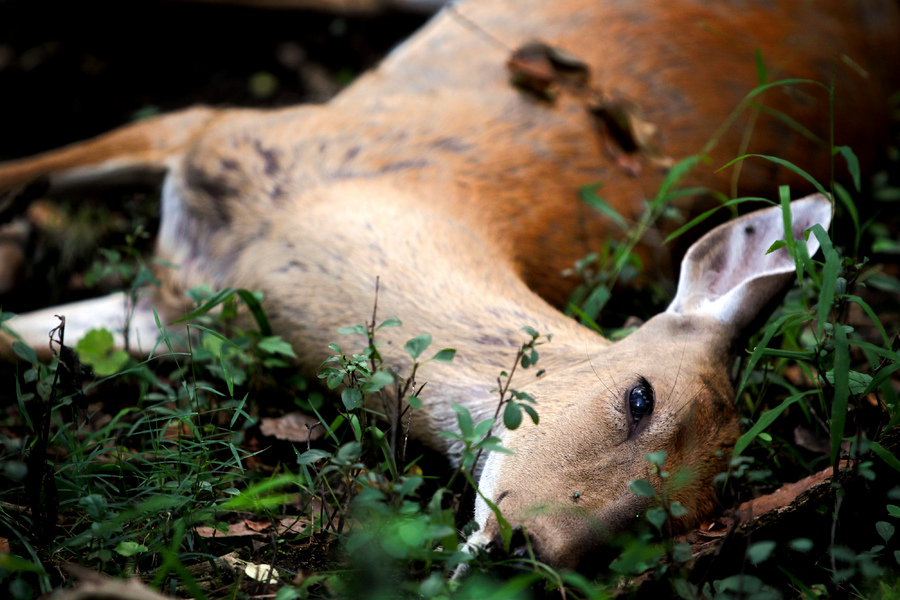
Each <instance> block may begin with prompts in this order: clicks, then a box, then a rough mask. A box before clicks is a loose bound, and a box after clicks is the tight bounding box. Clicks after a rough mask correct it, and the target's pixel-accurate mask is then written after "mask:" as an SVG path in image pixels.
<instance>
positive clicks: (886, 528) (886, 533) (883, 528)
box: [875, 521, 895, 544]
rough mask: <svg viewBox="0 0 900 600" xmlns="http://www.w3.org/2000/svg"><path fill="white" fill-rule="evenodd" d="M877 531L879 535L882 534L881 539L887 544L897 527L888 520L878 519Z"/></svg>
mask: <svg viewBox="0 0 900 600" xmlns="http://www.w3.org/2000/svg"><path fill="white" fill-rule="evenodd" d="M875 531H877V532H878V535H880V536H881V539H883V540H884V543H885V544H887V543H888V542H889V541H890V540H891V538H892V537H894V531H895V528H894V526H893V525H891V524H890V523H888V522H887V521H878V522H877V523H875Z"/></svg>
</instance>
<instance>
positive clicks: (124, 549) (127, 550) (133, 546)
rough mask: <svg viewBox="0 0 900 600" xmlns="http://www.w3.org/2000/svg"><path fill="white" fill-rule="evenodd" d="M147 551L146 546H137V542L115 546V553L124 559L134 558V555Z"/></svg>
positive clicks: (120, 543)
mask: <svg viewBox="0 0 900 600" xmlns="http://www.w3.org/2000/svg"><path fill="white" fill-rule="evenodd" d="M147 550H149V548H147V546H145V545H143V544H138V543H137V542H119V544H118V545H117V546H116V552H117V553H119V554H120V555H122V556H125V557H129V556H135V555H136V554H140V553H141V552H146V551H147Z"/></svg>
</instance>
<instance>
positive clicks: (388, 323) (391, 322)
mask: <svg viewBox="0 0 900 600" xmlns="http://www.w3.org/2000/svg"><path fill="white" fill-rule="evenodd" d="M401 325H403V321H401V320H400V319H398V318H396V317H391V318H390V319H386V320H385V321H382V323H381V325H379V326H378V327H376V328H375V331H378V330H379V329H381V328H383V327H400V326H401ZM365 332H366V331H365V329H363V333H365Z"/></svg>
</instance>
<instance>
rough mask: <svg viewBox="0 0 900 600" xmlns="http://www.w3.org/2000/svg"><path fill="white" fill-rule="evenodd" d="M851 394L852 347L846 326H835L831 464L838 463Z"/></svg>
mask: <svg viewBox="0 0 900 600" xmlns="http://www.w3.org/2000/svg"><path fill="white" fill-rule="evenodd" d="M849 396H850V347H849V344H848V343H847V332H846V331H844V328H843V327H841V326H837V327H835V328H834V400H833V401H832V404H831V464H832V465H837V461H838V457H839V455H840V452H841V442H842V441H843V439H844V425H845V423H846V421H847V399H848V398H849Z"/></svg>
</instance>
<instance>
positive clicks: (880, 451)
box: [869, 442, 900, 517]
mask: <svg viewBox="0 0 900 600" xmlns="http://www.w3.org/2000/svg"><path fill="white" fill-rule="evenodd" d="M869 448H870V449H871V450H872V452H874V453H875V454H876V455H877V456H878V458H880V459H881V460H883V461H884V462H886V463H887V464H888V465H889V466H890V467H892V468H893V469H895V470H897V471H900V460H898V459H897V457H896V456H894V455H893V454H891V451H890V450H888V449H887V448H885V447H884V446H882V445H881V444H879V443H878V442H872V443H871V444H870V445H869ZM892 509H896V512H893V510H892ZM888 512H889V513H890V514H891V515H892V516H894V517H900V508H898V507H896V506H894V505H893V504H889V505H888Z"/></svg>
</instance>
